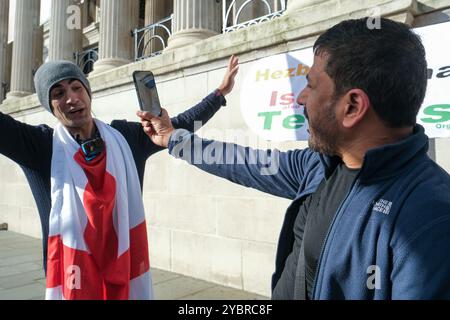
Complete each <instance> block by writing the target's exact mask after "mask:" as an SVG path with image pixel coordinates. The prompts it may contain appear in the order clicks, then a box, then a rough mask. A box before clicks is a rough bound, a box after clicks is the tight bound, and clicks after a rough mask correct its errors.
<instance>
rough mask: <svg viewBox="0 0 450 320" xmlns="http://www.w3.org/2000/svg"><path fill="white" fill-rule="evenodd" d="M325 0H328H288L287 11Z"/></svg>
mask: <svg viewBox="0 0 450 320" xmlns="http://www.w3.org/2000/svg"><path fill="white" fill-rule="evenodd" d="M325 1H327V0H288V2H287V8H286V13H288V14H289V13H290V12H293V11H297V10H301V9H304V8H308V7H312V6H315V5H317V4H319V3H322V2H325Z"/></svg>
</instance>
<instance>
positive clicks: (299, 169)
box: [138, 109, 318, 199]
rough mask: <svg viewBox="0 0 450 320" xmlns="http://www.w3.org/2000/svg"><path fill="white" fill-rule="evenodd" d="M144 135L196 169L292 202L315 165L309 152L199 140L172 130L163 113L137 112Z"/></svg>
mask: <svg viewBox="0 0 450 320" xmlns="http://www.w3.org/2000/svg"><path fill="white" fill-rule="evenodd" d="M138 116H140V117H141V123H142V126H143V128H144V132H145V133H146V134H147V135H148V136H149V137H150V139H151V140H152V141H153V143H154V144H156V145H159V146H162V147H169V152H170V154H171V155H173V156H174V157H176V158H181V159H183V160H185V161H187V162H188V163H190V164H192V165H195V166H196V167H198V168H199V169H201V170H203V171H206V172H208V173H211V174H213V175H216V176H219V177H222V178H225V179H227V180H229V181H232V182H234V183H237V184H240V185H243V186H246V187H250V188H254V189H257V190H260V191H263V192H266V193H270V194H273V195H276V196H280V197H285V198H289V199H293V198H294V197H295V196H296V195H297V192H298V190H299V188H300V185H301V184H302V181H303V180H304V178H305V176H306V173H307V171H308V170H309V169H310V168H311V167H312V166H313V165H314V164H317V163H318V156H317V154H316V153H313V152H312V151H310V150H309V149H307V150H295V151H290V152H279V151H278V150H274V151H272V150H267V151H266V150H254V149H251V148H246V147H242V146H239V145H236V144H232V143H224V142H220V141H212V140H206V139H201V138H199V137H197V136H196V135H195V134H193V133H192V132H189V131H187V130H184V129H177V130H175V129H174V128H173V126H172V125H171V122H170V119H169V115H168V114H167V111H166V110H164V109H163V112H162V116H161V117H155V116H152V115H151V114H149V113H145V112H140V113H138Z"/></svg>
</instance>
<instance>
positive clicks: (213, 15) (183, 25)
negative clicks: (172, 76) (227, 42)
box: [167, 0, 221, 50]
mask: <svg viewBox="0 0 450 320" xmlns="http://www.w3.org/2000/svg"><path fill="white" fill-rule="evenodd" d="M220 20H221V4H220V2H216V1H211V0H174V21H173V30H172V36H171V37H170V38H169V46H168V48H167V49H169V50H170V49H174V48H178V47H182V46H185V45H188V44H192V43H196V42H198V41H201V40H203V39H206V38H209V37H212V36H215V35H217V34H218V33H219V32H220V24H221V21H220Z"/></svg>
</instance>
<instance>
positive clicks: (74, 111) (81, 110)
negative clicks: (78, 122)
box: [69, 109, 84, 114]
mask: <svg viewBox="0 0 450 320" xmlns="http://www.w3.org/2000/svg"><path fill="white" fill-rule="evenodd" d="M83 110H84V109H78V110H73V111H70V112H69V114H80V113H82V112H83Z"/></svg>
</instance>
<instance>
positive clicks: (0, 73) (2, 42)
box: [0, 0, 9, 104]
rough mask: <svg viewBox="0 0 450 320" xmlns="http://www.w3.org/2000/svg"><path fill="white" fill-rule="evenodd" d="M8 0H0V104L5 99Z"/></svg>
mask: <svg viewBox="0 0 450 320" xmlns="http://www.w3.org/2000/svg"><path fill="white" fill-rule="evenodd" d="M8 21H9V0H0V104H2V102H3V100H4V99H5V96H4V92H3V84H5V83H7V78H8V77H7V70H6V69H7V64H8V62H7V57H8Z"/></svg>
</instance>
